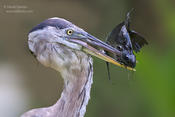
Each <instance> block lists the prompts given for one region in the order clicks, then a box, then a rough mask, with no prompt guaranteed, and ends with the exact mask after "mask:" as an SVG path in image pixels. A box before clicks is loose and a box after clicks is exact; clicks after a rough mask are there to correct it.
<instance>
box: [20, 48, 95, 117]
mask: <svg viewBox="0 0 175 117" xmlns="http://www.w3.org/2000/svg"><path fill="white" fill-rule="evenodd" d="M59 48H60V49H59V51H62V52H61V53H64V54H65V55H63V56H64V57H65V56H67V55H69V54H68V53H69V52H71V53H72V56H71V57H65V58H61V57H59V61H62V63H63V60H64V63H63V64H61V66H62V67H60V64H57V65H56V64H54V66H53V61H55V57H54V56H55V55H56V56H57V57H56V58H58V55H57V54H59V52H58V51H57V52H52V53H57V54H52V55H53V56H50V59H49V58H48V59H47V60H50V62H51V63H49V62H47V64H48V63H49V64H48V65H47V66H50V67H52V68H54V69H56V68H58V69H56V70H57V71H59V72H60V73H61V76H62V77H63V79H64V89H63V92H62V94H61V97H60V99H59V100H58V101H57V102H56V104H54V105H53V106H50V107H46V108H39V109H33V110H30V111H29V112H26V113H25V114H23V115H22V117H84V114H85V112H86V106H87V104H88V101H89V99H90V89H91V84H92V78H93V61H92V58H91V57H90V56H88V55H86V54H85V53H83V52H81V51H74V50H71V49H65V48H64V46H61V45H59ZM63 48H64V49H63ZM52 50H54V49H52ZM57 50H58V49H57ZM63 51H64V52H63ZM45 54H46V55H48V54H47V53H45ZM59 56H60V55H59ZM38 58H40V57H39V56H38ZM38 60H39V59H38ZM39 61H40V60H39ZM56 61H57V62H56ZM56 61H55V62H54V63H58V60H56ZM70 62H71V63H70ZM60 68H62V69H60Z"/></svg>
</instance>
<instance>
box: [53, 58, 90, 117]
mask: <svg viewBox="0 0 175 117" xmlns="http://www.w3.org/2000/svg"><path fill="white" fill-rule="evenodd" d="M81 62H85V63H80V64H79V65H78V66H73V67H70V69H66V71H64V72H65V73H66V74H68V73H67V72H69V74H68V75H66V76H65V75H62V76H64V83H65V85H64V89H63V92H62V94H61V97H60V99H59V100H58V102H57V103H56V104H55V105H54V106H55V109H56V110H57V111H58V114H57V115H56V116H55V117H84V114H85V112H86V105H87V104H88V100H89V99H90V89H91V84H92V77H93V76H92V75H93V67H92V59H91V58H90V57H89V58H88V59H87V61H86V60H81ZM64 72H63V73H62V74H64ZM75 78H76V79H75ZM56 110H55V111H56Z"/></svg>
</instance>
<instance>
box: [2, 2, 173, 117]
mask: <svg viewBox="0 0 175 117" xmlns="http://www.w3.org/2000/svg"><path fill="white" fill-rule="evenodd" d="M132 8H134V9H135V10H134V12H133V13H132V18H131V19H132V24H131V26H132V28H133V29H134V30H136V31H137V32H139V33H141V34H142V35H143V36H144V37H145V38H146V39H147V40H148V42H149V46H145V47H144V48H143V49H142V51H141V52H140V53H139V54H137V60H138V63H137V66H136V69H137V71H136V72H131V71H128V70H125V69H123V68H119V67H117V66H114V65H111V69H110V70H111V77H112V79H111V80H110V81H109V80H108V76H107V70H106V64H105V62H104V61H102V60H99V59H97V58H95V57H94V83H93V85H92V90H91V99H90V101H89V104H88V106H87V112H86V115H85V117H106V116H108V117H175V85H174V83H175V2H174V1H173V0H30V1H29V0H0V117H19V116H20V115H21V114H22V113H24V112H25V111H27V110H29V109H31V108H39V107H47V106H50V105H53V104H54V103H55V102H56V101H57V99H58V98H59V96H60V94H61V91H62V88H63V80H62V79H61V77H60V75H59V73H57V72H56V71H54V70H52V69H50V68H46V67H44V66H42V65H41V64H40V63H38V62H37V61H36V60H35V58H34V57H33V56H32V55H31V54H30V53H29V51H28V45H27V39H28V32H29V30H30V29H31V28H32V27H34V26H35V25H36V24H38V23H40V22H41V21H43V20H45V19H47V18H50V17H62V18H65V19H67V20H69V21H71V22H73V23H74V24H76V25H78V26H79V27H81V28H83V29H85V30H86V31H88V32H89V33H91V34H92V35H94V36H96V37H98V38H100V39H101V40H103V41H105V37H106V36H107V34H108V33H109V32H110V31H111V30H112V29H113V28H114V27H115V26H116V25H117V24H119V23H120V22H121V21H123V20H124V18H125V15H126V13H127V12H128V11H130V10H131V9H132Z"/></svg>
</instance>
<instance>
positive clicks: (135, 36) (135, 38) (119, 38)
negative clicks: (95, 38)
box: [106, 12, 148, 74]
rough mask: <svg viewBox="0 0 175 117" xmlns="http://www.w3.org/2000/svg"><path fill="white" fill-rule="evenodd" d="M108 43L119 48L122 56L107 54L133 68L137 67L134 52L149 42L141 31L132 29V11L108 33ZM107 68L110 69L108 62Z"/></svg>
mask: <svg viewBox="0 0 175 117" xmlns="http://www.w3.org/2000/svg"><path fill="white" fill-rule="evenodd" d="M106 43H108V44H109V45H111V46H112V47H114V48H116V49H117V50H119V51H120V52H121V53H122V56H117V55H116V54H113V53H106V54H108V55H109V56H111V57H112V58H114V59H115V60H116V61H118V62H119V63H120V64H123V65H125V66H129V67H131V68H135V66H136V56H135V54H134V52H135V53H137V52H139V51H140V49H141V48H142V47H143V46H144V45H147V44H148V42H147V41H146V40H145V39H144V38H143V37H142V36H141V35H140V34H139V33H137V32H136V31H134V30H131V29H130V12H129V13H127V16H126V19H125V21H123V22H122V23H120V24H118V25H117V26H116V27H115V28H114V29H113V30H112V32H111V33H110V34H109V35H108V37H107V40H106ZM133 51H134V52H133ZM107 68H108V71H109V64H108V63H107ZM108 74H109V72H108Z"/></svg>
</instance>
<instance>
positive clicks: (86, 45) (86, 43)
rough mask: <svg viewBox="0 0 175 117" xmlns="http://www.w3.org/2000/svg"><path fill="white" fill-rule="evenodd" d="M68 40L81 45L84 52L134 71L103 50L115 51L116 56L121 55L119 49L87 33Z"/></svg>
mask: <svg viewBox="0 0 175 117" xmlns="http://www.w3.org/2000/svg"><path fill="white" fill-rule="evenodd" d="M70 41H71V42H74V43H77V44H79V45H81V46H82V47H83V51H85V52H86V53H89V54H91V55H93V56H96V57H98V58H100V59H102V60H104V61H106V62H109V63H112V64H115V65H117V66H119V67H122V68H126V69H128V70H132V71H135V69H134V68H131V67H129V66H125V65H122V64H120V63H119V62H117V61H116V60H115V59H113V58H111V57H110V56H108V55H106V53H105V52H104V50H105V51H107V52H110V53H115V54H116V55H118V56H122V54H121V52H120V51H118V50H117V49H116V48H113V47H112V46H110V45H108V44H107V43H105V42H103V41H101V40H99V39H97V38H96V37H94V36H92V35H90V34H88V33H83V34H82V33H81V34H78V35H76V36H75V38H71V39H70Z"/></svg>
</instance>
